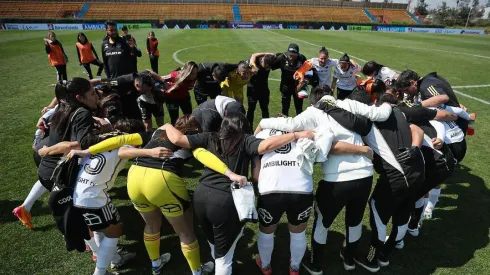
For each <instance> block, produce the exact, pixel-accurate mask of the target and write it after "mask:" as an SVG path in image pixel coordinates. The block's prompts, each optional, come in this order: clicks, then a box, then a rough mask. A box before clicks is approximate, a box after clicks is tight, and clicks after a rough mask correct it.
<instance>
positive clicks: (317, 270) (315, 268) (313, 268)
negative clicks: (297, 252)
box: [301, 257, 323, 275]
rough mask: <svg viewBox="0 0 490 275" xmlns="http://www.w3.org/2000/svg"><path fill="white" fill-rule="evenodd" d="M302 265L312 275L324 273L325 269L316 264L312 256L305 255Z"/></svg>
mask: <svg viewBox="0 0 490 275" xmlns="http://www.w3.org/2000/svg"><path fill="white" fill-rule="evenodd" d="M301 265H302V266H303V267H304V268H305V269H306V271H308V273H310V274H311V275H323V270H322V268H321V267H320V266H319V265H316V264H314V263H312V262H311V261H310V257H303V260H302V261H301Z"/></svg>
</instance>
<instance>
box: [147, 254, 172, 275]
mask: <svg viewBox="0 0 490 275" xmlns="http://www.w3.org/2000/svg"><path fill="white" fill-rule="evenodd" d="M169 261H170V253H165V254H162V255H160V266H156V267H155V266H153V267H152V268H151V271H152V274H153V275H160V274H161V273H162V268H163V266H164V265H166V264H167V263H168V262H169Z"/></svg>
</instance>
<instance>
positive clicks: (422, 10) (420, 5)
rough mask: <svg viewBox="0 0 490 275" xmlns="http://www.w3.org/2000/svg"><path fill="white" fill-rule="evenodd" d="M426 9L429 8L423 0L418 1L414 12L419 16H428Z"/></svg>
mask: <svg viewBox="0 0 490 275" xmlns="http://www.w3.org/2000/svg"><path fill="white" fill-rule="evenodd" d="M468 1H469V0H468ZM428 7H429V4H427V3H425V0H418V1H417V6H416V7H415V11H416V12H417V13H418V14H419V15H422V16H426V15H427V14H429V10H428V9H427V8H428Z"/></svg>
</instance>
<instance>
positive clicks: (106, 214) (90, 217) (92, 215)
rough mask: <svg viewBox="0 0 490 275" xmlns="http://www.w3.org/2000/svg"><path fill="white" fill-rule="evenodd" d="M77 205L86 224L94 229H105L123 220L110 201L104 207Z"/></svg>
mask: <svg viewBox="0 0 490 275" xmlns="http://www.w3.org/2000/svg"><path fill="white" fill-rule="evenodd" d="M75 207H76V208H77V209H78V210H79V211H80V213H82V215H83V217H84V219H85V224H86V225H87V226H88V227H89V228H90V230H92V231H101V230H104V229H106V228H107V227H109V226H110V225H111V224H118V223H119V222H120V221H121V216H120V215H119V212H118V211H117V208H116V207H115V206H114V205H113V204H112V202H109V203H108V204H106V205H105V206H103V207H102V208H83V207H79V206H75Z"/></svg>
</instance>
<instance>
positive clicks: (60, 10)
mask: <svg viewBox="0 0 490 275" xmlns="http://www.w3.org/2000/svg"><path fill="white" fill-rule="evenodd" d="M83 4H84V3H76V2H75V3H72V2H39V1H37V2H34V1H2V2H0V16H1V17H2V18H62V17H74V15H75V14H76V13H77V12H78V11H79V10H80V9H81V8H82V6H83Z"/></svg>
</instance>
